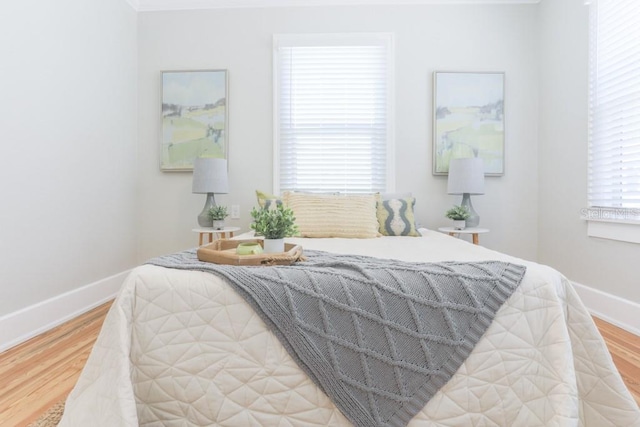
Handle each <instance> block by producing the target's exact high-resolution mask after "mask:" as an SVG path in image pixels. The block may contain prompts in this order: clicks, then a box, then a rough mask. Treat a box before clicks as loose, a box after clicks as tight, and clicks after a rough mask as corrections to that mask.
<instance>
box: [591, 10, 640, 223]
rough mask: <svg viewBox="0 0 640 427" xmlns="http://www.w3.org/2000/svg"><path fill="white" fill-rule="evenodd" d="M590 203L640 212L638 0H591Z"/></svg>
mask: <svg viewBox="0 0 640 427" xmlns="http://www.w3.org/2000/svg"><path fill="white" fill-rule="evenodd" d="M590 3H591V6H590V7H591V11H590V12H591V23H590V24H591V25H590V61H589V62H590V76H589V207H590V208H600V209H593V210H592V213H593V212H594V211H595V212H598V211H602V212H609V215H610V218H609V219H613V220H616V219H620V220H624V219H638V217H640V1H638V0H593V1H591V2H590Z"/></svg>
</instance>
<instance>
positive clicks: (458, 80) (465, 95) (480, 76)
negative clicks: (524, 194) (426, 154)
mask: <svg viewBox="0 0 640 427" xmlns="http://www.w3.org/2000/svg"><path fill="white" fill-rule="evenodd" d="M504 82H505V73H504V72H458V71H454V72H451V71H435V72H434V73H433V88H434V89H433V175H448V173H449V161H450V159H453V158H460V157H480V158H482V160H483V161H484V170H485V176H502V175H504V166H505V155H504V153H505V118H504V117H505V116H504V113H505V109H504V95H505V92H504Z"/></svg>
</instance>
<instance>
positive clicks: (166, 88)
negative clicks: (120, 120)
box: [160, 70, 227, 171]
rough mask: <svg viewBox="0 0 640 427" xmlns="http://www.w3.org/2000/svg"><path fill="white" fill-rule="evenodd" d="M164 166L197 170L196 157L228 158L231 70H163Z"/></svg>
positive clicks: (162, 167) (165, 167) (179, 169)
mask: <svg viewBox="0 0 640 427" xmlns="http://www.w3.org/2000/svg"><path fill="white" fill-rule="evenodd" d="M160 150H161V151H160V158H161V160H160V169H162V170H163V171H183V170H193V161H194V159H195V158H196V157H200V156H205V157H217V158H227V71H226V70H201V71H163V72H162V142H161V147H160Z"/></svg>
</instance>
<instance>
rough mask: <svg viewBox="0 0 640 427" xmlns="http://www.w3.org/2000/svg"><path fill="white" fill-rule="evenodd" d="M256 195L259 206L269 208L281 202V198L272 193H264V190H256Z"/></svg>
mask: <svg viewBox="0 0 640 427" xmlns="http://www.w3.org/2000/svg"><path fill="white" fill-rule="evenodd" d="M256 197H257V198H258V205H260V207H261V208H267V209H271V208H272V207H273V208H275V207H276V206H278V205H281V204H282V198H281V197H278V196H276V195H274V194H269V193H265V192H264V191H260V190H256Z"/></svg>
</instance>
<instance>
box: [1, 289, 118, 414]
mask: <svg viewBox="0 0 640 427" xmlns="http://www.w3.org/2000/svg"><path fill="white" fill-rule="evenodd" d="M111 304H112V301H110V302H108V303H106V304H103V305H101V306H99V307H96V308H95V309H93V310H91V311H89V312H88V313H85V314H83V315H81V316H78V317H76V318H75V319H72V320H70V321H69V322H66V323H64V324H62V325H60V326H58V327H56V328H54V329H52V330H50V331H48V332H46V333H44V334H41V335H39V336H37V337H34V338H32V339H31V340H29V341H27V342H25V343H22V344H20V345H18V346H16V347H13V348H11V349H9V350H7V351H5V352H4V353H1V354H0V425H2V426H5V425H6V426H27V425H28V424H29V423H31V422H33V421H35V420H36V419H37V418H38V417H39V416H40V415H41V414H43V413H44V412H46V411H47V410H48V409H49V408H50V407H51V406H53V405H54V404H55V403H57V402H59V401H61V400H64V399H66V397H67V395H68V394H69V392H70V391H71V389H73V386H74V385H75V383H76V382H77V381H78V377H79V375H80V372H81V371H82V368H83V367H84V365H85V363H86V360H87V358H88V357H89V354H90V352H91V349H92V348H93V345H94V343H95V340H96V338H97V336H98V333H99V332H100V328H101V327H102V323H103V322H104V318H105V317H106V314H107V312H108V310H109V308H110V307H111Z"/></svg>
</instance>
